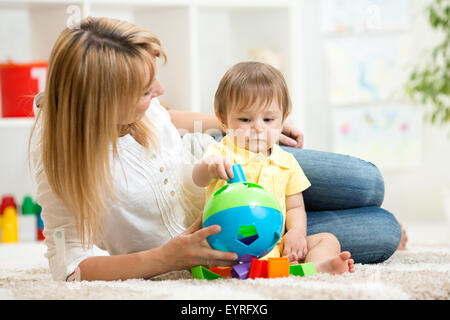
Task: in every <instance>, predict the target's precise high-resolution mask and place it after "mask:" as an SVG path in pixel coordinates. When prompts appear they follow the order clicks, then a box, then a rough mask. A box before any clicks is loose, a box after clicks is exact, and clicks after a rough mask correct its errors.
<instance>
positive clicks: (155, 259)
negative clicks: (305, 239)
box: [78, 216, 237, 280]
mask: <svg viewBox="0 0 450 320" xmlns="http://www.w3.org/2000/svg"><path fill="white" fill-rule="evenodd" d="M219 232H220V226H218V225H213V226H210V227H207V228H202V217H201V216H200V217H199V218H198V219H197V220H196V221H195V222H194V223H193V224H192V225H191V226H190V227H189V228H187V229H186V230H185V231H184V232H183V233H181V234H180V235H179V236H177V237H175V238H173V239H172V240H170V241H169V242H167V243H166V244H165V245H163V246H162V247H159V248H154V249H150V250H146V251H141V252H135V253H130V254H125V255H117V256H96V257H89V258H86V259H85V260H83V261H82V262H81V263H80V264H79V265H78V267H79V268H80V277H81V280H119V279H121V280H124V279H131V278H149V277H152V276H155V275H158V274H162V273H166V272H169V271H175V270H182V269H187V268H189V267H192V266H197V265H213V266H229V265H232V264H233V261H235V260H236V259H237V255H236V254H235V253H232V252H223V251H218V250H214V249H211V248H210V247H209V246H208V245H207V242H206V241H205V240H206V238H207V237H209V236H211V235H213V234H216V233H219Z"/></svg>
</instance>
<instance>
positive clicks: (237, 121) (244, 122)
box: [219, 99, 288, 156]
mask: <svg viewBox="0 0 450 320" xmlns="http://www.w3.org/2000/svg"><path fill="white" fill-rule="evenodd" d="M287 116H288V114H286V115H285V116H284V117H283V112H282V110H281V107H280V106H279V105H278V102H277V101H276V99H274V100H272V102H271V104H270V105H269V106H268V107H266V108H264V106H263V105H261V104H259V103H258V102H257V103H255V105H253V106H251V107H248V108H231V110H230V111H229V112H228V115H227V119H226V121H225V122H224V121H222V120H221V123H222V126H223V127H224V129H225V131H226V133H227V136H228V137H230V139H232V141H234V143H236V144H237V145H238V146H239V147H241V148H245V149H247V150H249V151H251V152H255V153H259V152H262V153H263V154H264V155H266V156H267V155H268V154H269V151H270V149H271V148H272V146H273V145H274V144H275V143H276V142H278V139H279V137H280V134H281V129H282V127H283V123H284V120H285V119H286V118H287ZM219 119H220V118H219Z"/></svg>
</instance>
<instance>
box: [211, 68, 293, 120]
mask: <svg viewBox="0 0 450 320" xmlns="http://www.w3.org/2000/svg"><path fill="white" fill-rule="evenodd" d="M273 99H276V101H277V102H278V104H279V106H280V107H281V108H282V111H283V116H285V115H286V114H287V113H289V112H290V111H291V108H292V106H291V99H290V97H289V90H288V87H287V85H286V81H285V80H284V77H283V74H282V73H281V72H280V71H279V70H278V69H276V68H274V67H273V66H271V65H269V64H266V63H262V62H254V61H248V62H240V63H237V64H235V65H234V66H232V67H231V68H230V69H228V71H227V72H226V73H225V75H224V76H223V77H222V79H221V80H220V83H219V86H218V88H217V91H216V94H215V97H214V110H215V112H216V114H217V115H218V116H219V118H221V120H222V121H226V119H227V115H228V113H229V112H230V111H231V110H232V109H234V108H238V109H239V110H241V109H243V108H247V107H251V106H253V105H254V104H255V103H257V102H258V103H260V104H261V106H263V107H268V106H269V105H270V104H271V103H272V101H273Z"/></svg>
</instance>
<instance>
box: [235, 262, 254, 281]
mask: <svg viewBox="0 0 450 320" xmlns="http://www.w3.org/2000/svg"><path fill="white" fill-rule="evenodd" d="M250 265H251V262H244V263H240V264H236V265H234V266H233V267H232V268H231V272H230V273H231V276H232V277H233V278H239V279H241V280H245V279H247V278H248V272H249V270H250Z"/></svg>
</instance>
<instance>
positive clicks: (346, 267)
mask: <svg viewBox="0 0 450 320" xmlns="http://www.w3.org/2000/svg"><path fill="white" fill-rule="evenodd" d="M350 257H351V254H350V252H348V251H344V252H341V253H339V254H338V255H337V256H334V257H333V258H330V259H328V260H325V261H322V262H319V263H317V264H315V267H316V270H317V272H326V273H332V274H341V273H344V272H355V266H354V264H355V262H354V261H353V259H350Z"/></svg>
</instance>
